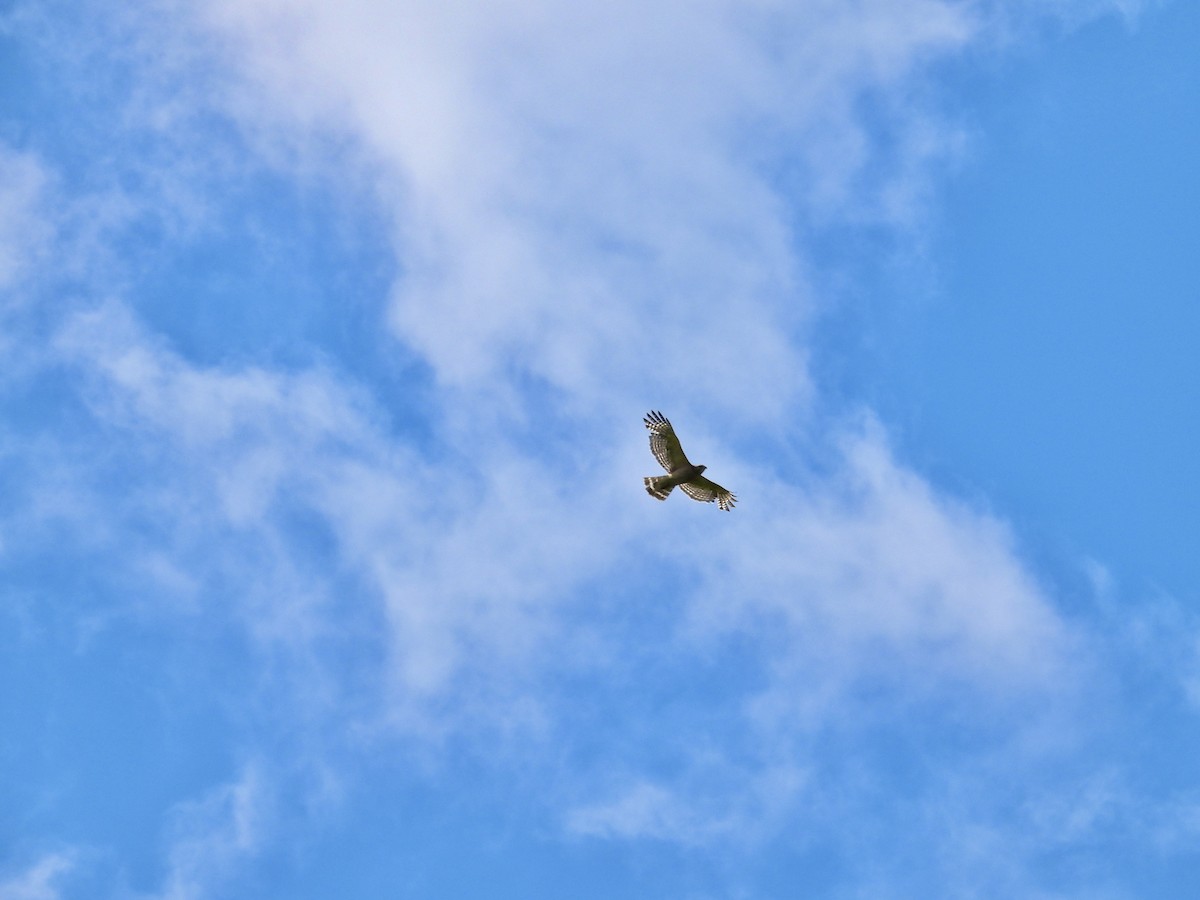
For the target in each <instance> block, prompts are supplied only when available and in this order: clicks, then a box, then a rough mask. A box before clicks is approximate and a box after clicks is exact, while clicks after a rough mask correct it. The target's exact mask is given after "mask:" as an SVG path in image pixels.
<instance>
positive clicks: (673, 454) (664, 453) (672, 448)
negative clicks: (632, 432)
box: [642, 412, 691, 472]
mask: <svg viewBox="0 0 1200 900" xmlns="http://www.w3.org/2000/svg"><path fill="white" fill-rule="evenodd" d="M642 421H643V422H645V423H646V427H647V428H648V429H650V452H651V453H653V454H654V458H655V459H657V460H658V464H659V465H660V466H662V467H663V468H664V469H666V470H667V471H668V472H672V471H674V470H675V469H678V468H679V467H680V466H687V465H691V463H689V462H688V458H687V457H686V456H684V454H683V448H682V447H681V446H679V438H678V437H676V436H675V429H674V428H672V427H671V423H670V422H668V421H667V417H666V416H664V415H663V414H662V413H660V412H651V413H649V414H648V415H647V416H646V417H645V418H643V419H642Z"/></svg>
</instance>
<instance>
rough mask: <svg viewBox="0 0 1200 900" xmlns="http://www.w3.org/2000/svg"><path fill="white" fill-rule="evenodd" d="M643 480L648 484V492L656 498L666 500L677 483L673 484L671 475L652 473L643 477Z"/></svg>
mask: <svg viewBox="0 0 1200 900" xmlns="http://www.w3.org/2000/svg"><path fill="white" fill-rule="evenodd" d="M642 481H643V482H644V483H645V485H646V493H647V494H649V495H650V496H651V497H653V498H654V499H655V500H666V499H667V494H669V493H671V491H672V490H673V489H674V488H675V485H673V484H671V477H670V476H669V475H651V476H650V477H649V478H643V479H642ZM664 482H665V484H664Z"/></svg>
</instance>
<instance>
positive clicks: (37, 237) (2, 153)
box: [0, 143, 54, 306]
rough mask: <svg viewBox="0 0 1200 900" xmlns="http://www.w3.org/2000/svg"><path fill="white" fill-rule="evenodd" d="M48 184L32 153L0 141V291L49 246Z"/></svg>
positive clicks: (13, 282) (13, 283) (11, 284)
mask: <svg viewBox="0 0 1200 900" xmlns="http://www.w3.org/2000/svg"><path fill="white" fill-rule="evenodd" d="M49 187H50V178H49V176H48V174H47V172H46V169H45V166H44V165H43V164H42V163H41V161H40V160H39V159H38V158H37V157H36V156H35V155H33V154H31V153H21V152H18V151H16V150H14V149H12V148H11V147H8V146H6V145H4V144H3V143H0V291H5V292H6V293H7V292H9V291H13V289H14V288H15V286H16V285H17V283H18V281H19V280H20V279H21V277H22V276H23V275H24V274H26V273H28V271H29V270H30V269H31V267H33V266H34V265H36V263H37V262H38V261H39V260H40V258H41V256H42V255H43V254H44V253H45V252H46V250H47V248H48V246H49V243H50V241H51V239H52V236H53V233H54V229H53V227H52V225H51V222H50V219H49V217H48V216H47V211H46V210H45V208H44V204H45V195H46V192H47V191H48V190H49ZM9 296H10V297H11V296H14V295H13V294H9ZM5 305H6V306H7V305H8V303H7V302H6V304H5Z"/></svg>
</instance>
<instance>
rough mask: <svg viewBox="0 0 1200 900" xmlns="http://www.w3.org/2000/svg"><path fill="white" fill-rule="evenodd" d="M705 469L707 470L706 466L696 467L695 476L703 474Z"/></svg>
mask: <svg viewBox="0 0 1200 900" xmlns="http://www.w3.org/2000/svg"><path fill="white" fill-rule="evenodd" d="M707 468H708V466H696V474H697V475H702V474H704V470H705V469H707Z"/></svg>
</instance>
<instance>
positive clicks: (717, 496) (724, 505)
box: [679, 475, 737, 512]
mask: <svg viewBox="0 0 1200 900" xmlns="http://www.w3.org/2000/svg"><path fill="white" fill-rule="evenodd" d="M679 489H680V490H681V491H683V492H684V493H685V494H687V495H688V496H689V497H691V498H692V499H693V500H699V501H700V502H702V503H712V502H713V501H714V500H715V501H717V506H719V507H721V509H723V510H725V512H729V511H730V510H731V509H733V504H735V503H737V497H735V496H734V494H733V491H729V490H726V489H725V488H723V487H721V486H720V485H719V484H717V483H716V482H715V481H709V480H708V479H707V478H705V477H704V476H703V475H698V476H696V477H695V478H693V479H692V480H691V481H685V482H684V483H683V484H681V485H680V486H679Z"/></svg>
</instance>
